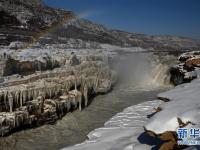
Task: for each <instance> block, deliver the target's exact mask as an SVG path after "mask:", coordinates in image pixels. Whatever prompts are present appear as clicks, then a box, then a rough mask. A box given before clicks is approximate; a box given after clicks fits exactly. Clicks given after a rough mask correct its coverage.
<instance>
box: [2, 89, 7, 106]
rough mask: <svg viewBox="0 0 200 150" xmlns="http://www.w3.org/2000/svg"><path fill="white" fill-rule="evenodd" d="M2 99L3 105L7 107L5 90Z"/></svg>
mask: <svg viewBox="0 0 200 150" xmlns="http://www.w3.org/2000/svg"><path fill="white" fill-rule="evenodd" d="M3 94H4V95H3V99H4V105H5V108H6V109H7V108H8V107H7V102H6V100H7V91H6V92H5V91H3Z"/></svg>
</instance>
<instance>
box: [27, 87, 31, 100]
mask: <svg viewBox="0 0 200 150" xmlns="http://www.w3.org/2000/svg"><path fill="white" fill-rule="evenodd" d="M27 92H28V101H30V100H31V90H30V89H28V91H27Z"/></svg>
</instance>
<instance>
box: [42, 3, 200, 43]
mask: <svg viewBox="0 0 200 150" xmlns="http://www.w3.org/2000/svg"><path fill="white" fill-rule="evenodd" d="M44 2H45V3H46V4H47V5H49V6H51V7H57V8H63V9H66V10H72V11H73V12H75V13H76V14H78V15H79V16H80V17H82V18H86V19H89V20H91V21H94V22H96V23H100V24H103V25H105V26H106V27H108V28H114V29H119V30H125V31H129V32H137V33H145V34H152V35H155V34H165V35H166V34H167V35H179V36H186V37H193V38H199V39H200V0H44Z"/></svg>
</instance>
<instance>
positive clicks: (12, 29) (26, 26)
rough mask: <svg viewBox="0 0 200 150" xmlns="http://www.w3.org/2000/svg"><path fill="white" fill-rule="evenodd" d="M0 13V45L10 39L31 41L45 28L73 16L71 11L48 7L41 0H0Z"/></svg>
mask: <svg viewBox="0 0 200 150" xmlns="http://www.w3.org/2000/svg"><path fill="white" fill-rule="evenodd" d="M0 14H1V19H0V33H1V34H0V39H1V40H0V44H1V45H9V44H10V42H12V41H25V42H30V41H33V40H34V39H35V38H37V36H40V34H42V33H44V32H45V31H46V30H48V29H50V28H52V27H55V26H56V25H59V24H60V23H62V22H63V21H64V20H67V19H70V18H71V17H73V16H74V15H73V14H72V13H71V12H68V11H63V10H60V9H53V8H50V7H48V6H46V5H44V4H43V3H42V2H41V0H1V1H0Z"/></svg>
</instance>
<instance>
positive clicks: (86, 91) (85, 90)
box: [83, 84, 88, 107]
mask: <svg viewBox="0 0 200 150" xmlns="http://www.w3.org/2000/svg"><path fill="white" fill-rule="evenodd" d="M83 96H84V99H85V107H86V106H87V105H88V87H87V85H86V84H85V86H84V89H83Z"/></svg>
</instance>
